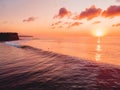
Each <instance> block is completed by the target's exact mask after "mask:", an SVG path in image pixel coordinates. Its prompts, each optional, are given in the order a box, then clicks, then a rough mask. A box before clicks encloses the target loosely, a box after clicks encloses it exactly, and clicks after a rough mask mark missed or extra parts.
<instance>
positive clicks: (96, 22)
mask: <svg viewBox="0 0 120 90" xmlns="http://www.w3.org/2000/svg"><path fill="white" fill-rule="evenodd" d="M98 23H101V22H100V21H95V22H93V23H92V24H98Z"/></svg>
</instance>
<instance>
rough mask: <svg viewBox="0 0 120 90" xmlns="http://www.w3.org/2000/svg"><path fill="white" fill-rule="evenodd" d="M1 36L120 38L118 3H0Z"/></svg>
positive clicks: (56, 0)
mask: <svg viewBox="0 0 120 90" xmlns="http://www.w3.org/2000/svg"><path fill="white" fill-rule="evenodd" d="M0 11H1V13H0V32H19V33H20V34H24V35H40V36H44V37H46V36H48V37H64V36H73V37H74V36H81V35H94V33H95V31H96V30H102V32H103V33H104V34H105V35H120V0H0Z"/></svg>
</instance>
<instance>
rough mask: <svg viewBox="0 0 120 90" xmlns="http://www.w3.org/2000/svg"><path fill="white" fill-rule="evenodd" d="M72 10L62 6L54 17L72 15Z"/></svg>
mask: <svg viewBox="0 0 120 90" xmlns="http://www.w3.org/2000/svg"><path fill="white" fill-rule="evenodd" d="M71 14H72V13H71V12H70V11H68V10H67V9H66V8H64V7H63V8H60V10H59V13H58V15H55V16H54V18H63V17H65V16H67V17H69V16H71Z"/></svg>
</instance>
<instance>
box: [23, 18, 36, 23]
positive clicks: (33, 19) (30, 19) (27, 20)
mask: <svg viewBox="0 0 120 90" xmlns="http://www.w3.org/2000/svg"><path fill="white" fill-rule="evenodd" d="M36 19H37V17H29V18H27V19H24V20H23V22H32V21H35V20H36Z"/></svg>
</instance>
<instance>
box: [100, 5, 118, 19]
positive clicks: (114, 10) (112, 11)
mask: <svg viewBox="0 0 120 90" xmlns="http://www.w3.org/2000/svg"><path fill="white" fill-rule="evenodd" d="M102 16H103V17H110V18H114V17H116V16H120V6H116V5H113V6H110V7H108V8H107V10H105V11H103V13H102Z"/></svg>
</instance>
